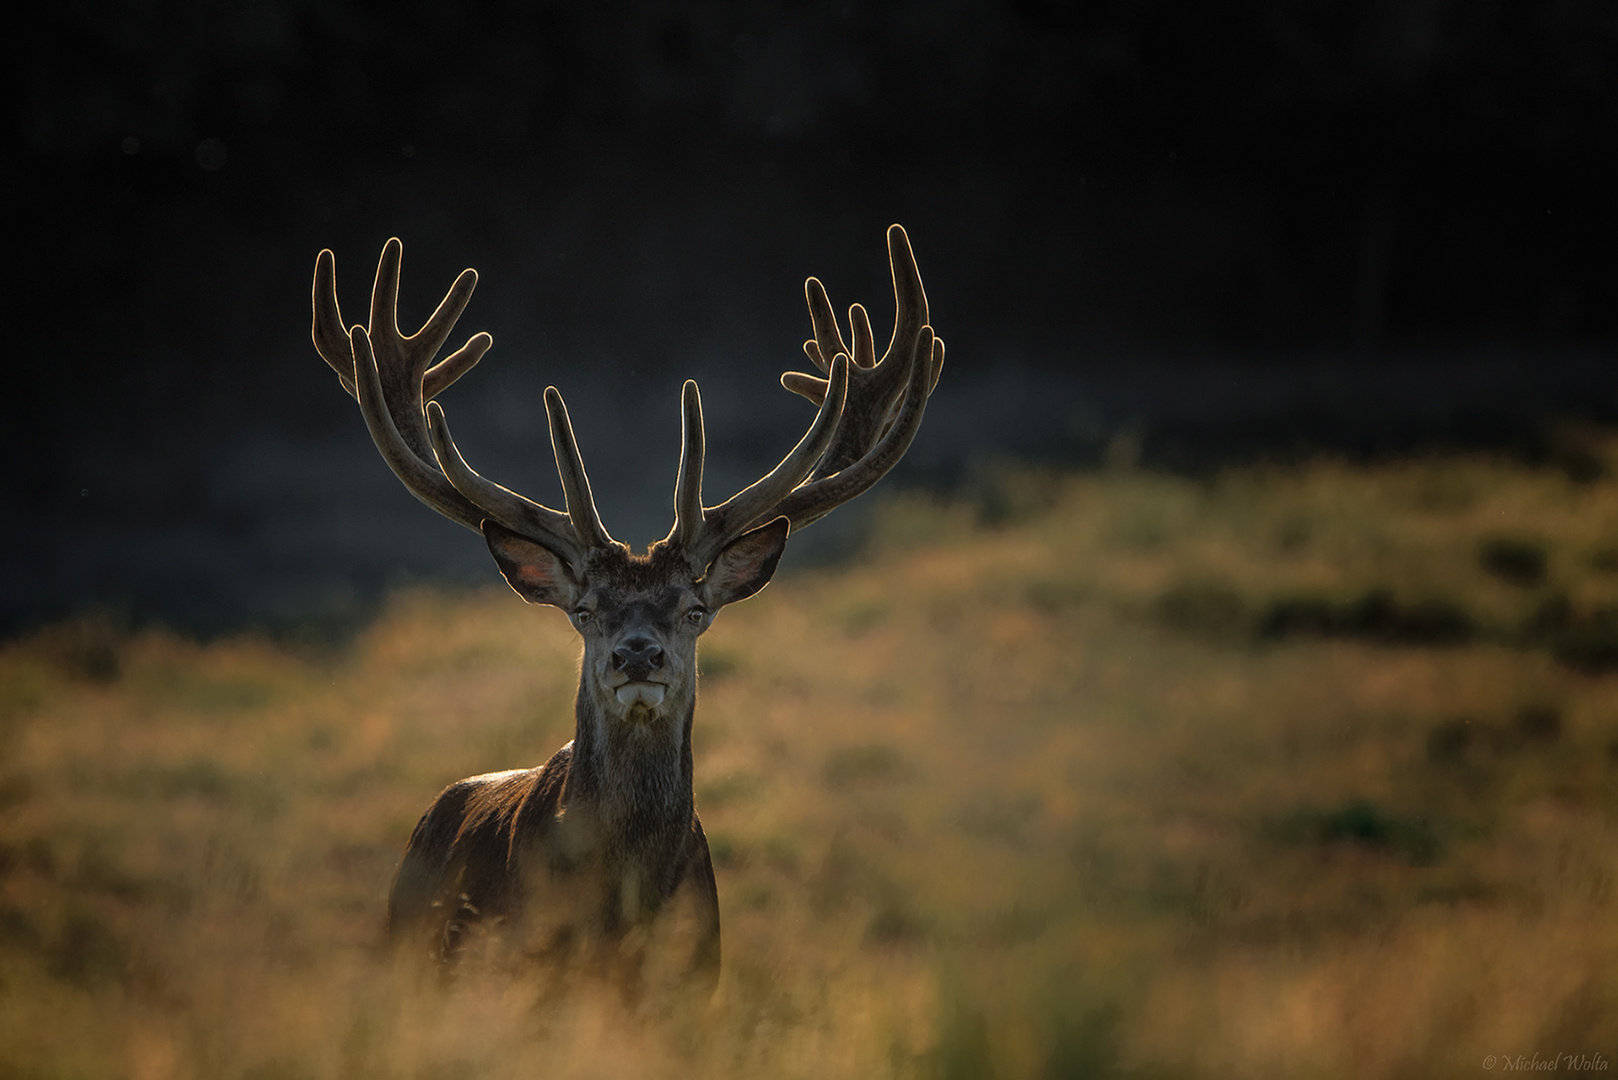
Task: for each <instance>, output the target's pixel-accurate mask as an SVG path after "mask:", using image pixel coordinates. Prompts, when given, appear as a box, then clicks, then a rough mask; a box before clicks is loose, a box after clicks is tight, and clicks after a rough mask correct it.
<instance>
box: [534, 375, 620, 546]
mask: <svg viewBox="0 0 1618 1080" xmlns="http://www.w3.org/2000/svg"><path fill="white" fill-rule="evenodd" d="M545 412H546V414H547V415H548V416H549V417H550V423H551V449H552V450H553V451H554V452H555V454H556V471H557V473H558V474H559V475H560V476H561V478H562V493H563V495H564V496H566V498H567V515H568V517H569V518H570V519H571V520H572V523H573V532H574V533H575V534H577V536H578V538H579V543H581V544H583V545H584V546H585V547H587V548H590V547H605V546H606V545H608V544H616V543H617V542H618V541H616V540H614V539H613V538H612V536H611V535H610V534H608V532H607V529H606V526H604V525H602V524H601V516H600V515H599V514H597V513H596V501H595V496H594V495H592V494H591V493H590V478H589V476H587V475H585V472H584V458H583V457H582V456H580V454H579V442H578V440H577V439H576V438H574V436H573V423H572V421H570V420H569V419H568V416H567V405H566V404H565V403H564V402H563V401H562V394H561V391H559V390H557V389H556V387H554V386H547V387H546V388H545Z"/></svg>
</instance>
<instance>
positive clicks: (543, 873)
mask: <svg viewBox="0 0 1618 1080" xmlns="http://www.w3.org/2000/svg"><path fill="white" fill-rule="evenodd" d="M402 253H403V249H402V246H401V245H400V243H399V241H398V240H396V239H394V240H389V241H388V242H387V245H386V246H385V247H383V249H382V259H381V262H380V264H379V265H378V267H377V272H376V283H375V285H374V287H373V289H372V292H371V318H370V325H369V326H355V327H354V328H353V329H352V330H349V329H347V328H346V324H345V323H344V322H343V318H342V314H341V313H340V311H339V310H338V306H337V291H336V262H335V259H334V257H333V255H332V253H331V252H330V251H322V252H321V253H320V256H319V258H318V259H316V261H315V281H314V297H313V302H314V330H313V337H314V342H315V348H316V349H317V350H318V351H319V352H320V355H321V357H322V358H324V359H325V361H326V363H328V364H330V365H331V366H332V368H333V369H334V370H336V372H337V376H338V378H339V379H340V380H341V382H342V385H343V388H344V389H345V390H347V391H348V393H349V394H350V395H352V396H353V397H355V398H356V399H357V400H358V401H359V405H360V411H361V412H362V413H363V414H364V416H365V423H366V426H367V427H368V428H369V429H370V432H371V437H372V439H374V440H375V442H376V446H377V449H378V450H379V451H381V453H382V457H383V460H385V461H386V462H387V463H388V465H389V467H390V468H392V469H393V471H394V473H395V474H396V475H397V476H398V477H399V479H400V480H402V481H404V484H405V486H406V487H407V488H409V489H410V492H411V494H413V495H415V496H416V498H418V499H420V500H421V501H422V502H424V503H426V504H427V505H428V506H430V507H432V508H433V509H434V510H437V511H438V512H439V513H441V514H443V515H445V516H446V517H449V518H452V519H454V520H455V521H458V522H460V523H461V524H462V525H465V526H466V527H467V528H469V529H472V530H474V531H476V532H479V533H481V534H482V535H483V538H484V540H485V541H486V542H487V544H488V547H489V551H490V552H491V553H492V554H493V555H494V560H495V563H496V564H497V565H498V566H499V567H500V572H501V573H502V574H503V575H505V578H506V581H508V582H509V583H510V584H511V587H512V588H513V589H514V590H516V592H517V594H518V595H519V596H521V597H522V598H523V599H524V600H526V601H528V602H529V603H535V604H551V605H554V606H555V607H559V608H561V609H562V610H563V611H564V612H566V613H567V616H568V618H569V619H570V620H571V621H572V623H573V626H574V628H575V629H576V630H577V631H578V632H579V635H580V636H581V637H582V638H583V639H584V660H583V664H582V670H581V672H580V677H579V690H578V698H577V702H576V704H575V706H574V719H575V722H576V724H577V728H576V731H575V734H574V737H573V741H572V742H570V743H568V744H567V745H566V746H564V747H562V748H561V749H560V750H558V751H557V752H556V753H555V755H554V756H552V757H551V759H550V760H549V761H547V762H546V763H545V764H544V765H541V766H539V767H538V768H531V769H516V770H512V771H510V772H499V773H489V774H486V775H483V776H474V777H471V778H469V779H466V780H462V781H460V782H459V783H456V784H452V785H450V786H449V787H448V788H446V789H445V790H444V791H443V792H442V793H441V794H440V795H439V796H438V798H437V799H435V800H434V801H433V804H432V806H431V807H429V808H428V810H427V812H426V814H424V815H423V816H422V818H421V821H420V822H419V823H417V825H416V828H415V831H414V832H413V833H412V834H411V836H410V841H409V843H408V845H407V846H406V847H405V850H404V855H403V858H402V859H401V861H400V863H399V868H398V872H397V875H396V877H395V879H394V883H393V890H392V893H391V895H390V896H389V898H388V932H389V936H390V937H391V938H392V939H393V940H394V941H395V942H399V943H404V944H405V945H406V946H407V947H408V948H410V949H412V950H413V951H414V950H418V949H421V950H425V951H426V952H427V953H428V954H429V955H431V956H432V957H434V958H436V959H437V960H438V961H440V962H446V961H450V960H453V959H455V958H456V957H457V955H458V954H462V953H465V952H467V951H468V950H469V949H472V948H474V947H476V948H478V949H480V950H483V951H489V952H493V951H496V950H498V955H501V956H505V957H512V958H516V959H519V960H521V959H533V958H538V959H543V960H548V961H550V962H552V963H554V964H557V965H561V964H563V963H565V962H568V961H569V957H577V958H578V959H579V961H580V962H582V963H584V964H585V965H587V966H589V967H592V968H595V969H598V970H599V969H602V968H606V969H609V970H615V971H617V972H618V973H620V974H622V975H623V976H625V977H626V978H629V979H631V980H634V979H641V978H644V977H647V976H649V975H650V974H651V972H647V971H643V970H642V965H644V963H645V961H646V953H647V950H648V948H649V947H650V946H651V943H652V942H653V941H655V940H657V939H658V936H659V934H660V933H662V931H663V930H664V929H665V928H668V927H678V928H679V929H678V930H677V931H671V933H670V936H669V938H667V939H666V940H665V941H664V943H663V946H661V947H660V948H661V951H662V952H663V953H664V954H666V955H670V956H672V957H674V959H673V960H672V961H671V962H672V964H673V966H674V967H675V968H676V969H677V971H678V976H679V978H681V979H689V980H694V981H696V982H698V983H702V984H706V986H707V987H708V989H709V990H710V991H711V990H712V988H713V986H714V985H715V984H716V982H717V979H718V974H719V896H718V892H717V889H716V887H715V882H714V871H713V863H712V860H711V859H710V858H709V854H708V841H707V839H706V838H705V837H704V836H703V832H702V823H701V821H699V820H698V818H697V814H696V808H695V806H694V802H693V798H692V792H691V779H692V762H691V724H692V718H693V715H694V712H695V708H696V691H697V670H696V657H697V638H698V637H699V636H701V635H702V633H703V632H704V631H706V630H707V629H708V627H709V626H710V625H712V623H713V620H714V616H715V615H716V614H717V613H718V611H719V609H720V608H722V607H724V606H725V605H726V604H729V603H733V602H734V601H737V600H741V599H744V598H746V597H749V596H751V595H753V594H754V593H756V592H758V591H759V590H760V589H762V588H763V587H764V585H765V584H766V583H767V582H768V581H769V580H770V576H771V575H772V574H773V573H774V571H775V567H776V563H777V562H778V561H779V560H780V558H781V552H782V550H783V548H784V546H785V544H786V539H787V535H788V532H789V531H793V530H797V529H801V528H803V527H804V526H805V525H808V524H809V523H810V522H812V521H815V520H816V519H818V518H820V517H822V516H824V515H825V514H827V513H829V512H830V511H832V510H833V509H835V508H836V507H837V506H838V505H840V504H842V503H845V502H847V501H848V500H850V499H852V498H854V497H855V496H857V495H859V494H860V493H861V492H863V491H865V490H866V489H867V488H869V487H870V486H871V485H872V484H874V483H876V481H877V480H879V479H880V478H881V477H882V476H883V475H884V474H885V473H886V472H887V471H888V470H889V469H891V468H893V466H894V464H895V463H896V462H897V461H898V460H899V458H900V457H901V456H902V455H903V454H904V452H905V451H906V450H907V449H908V448H909V446H910V442H911V440H912V439H913V438H914V437H915V434H916V430H917V428H918V427H919V426H920V425H921V418H922V412H923V410H924V408H925V407H926V404H927V395H928V394H929V393H931V391H932V388H933V386H934V384H935V383H936V382H937V380H938V375H939V372H940V370H941V369H942V367H943V361H944V343H943V341H941V340H939V339H938V338H936V337H935V336H934V335H933V331H932V328H931V326H929V325H928V324H927V322H928V320H927V297H926V294H925V293H924V292H923V291H922V285H921V276H920V274H919V273H918V272H917V270H916V263H915V259H914V257H913V256H912V254H911V251H910V241H909V239H908V238H907V237H906V236H905V232H904V230H903V229H902V228H900V227H899V226H897V225H894V226H892V227H891V228H890V229H889V230H888V256H889V260H890V262H891V265H892V271H893V292H894V300H895V303H896V307H897V312H896V316H895V319H894V327H893V339H892V341H891V343H890V344H889V346H888V351H887V354H886V355H885V356H884V357H883V359H882V360H880V361H878V360H877V359H876V352H875V347H874V342H873V339H872V336H871V324H870V320H869V319H868V318H867V317H866V314H865V310H864V308H862V307H861V306H860V305H858V304H855V305H854V306H853V307H852V308H851V309H850V312H849V322H850V324H851V325H850V328H851V331H852V337H853V347H852V348H850V347H849V344H848V343H847V342H846V341H845V340H844V339H843V337H842V334H841V331H840V330H839V329H838V326H837V320H836V316H835V315H834V313H833V311H832V307H831V303H830V301H829V300H828V299H827V297H826V291H825V289H824V288H822V287H821V284H820V282H819V281H817V280H815V279H814V278H810V279H809V280H808V282H807V283H806V285H805V292H806V294H807V296H808V300H809V313H810V316H811V319H812V321H813V324H814V335H815V336H814V338H813V339H812V340H810V341H807V342H805V343H804V351H805V352H806V353H807V354H808V355H809V359H810V360H812V361H813V362H814V363H815V364H816V365H817V366H818V367H819V368H820V370H821V371H822V372H823V373H824V377H823V378H822V377H816V376H813V375H806V374H802V373H799V372H788V373H786V374H785V375H783V376H782V377H781V383H782V385H783V386H785V387H786V388H787V389H788V390H791V391H793V392H795V393H797V394H800V395H802V396H803V397H806V398H808V399H809V400H810V401H811V402H813V403H814V404H816V405H818V406H819V412H818V413H817V415H816V416H815V419H814V422H813V423H811V424H810V425H809V430H808V432H807V433H806V434H805V435H804V436H803V438H802V439H801V440H800V441H799V442H798V444H797V446H796V447H794V448H793V449H792V450H791V452H789V453H788V454H787V455H786V457H785V458H783V459H782V461H781V463H780V464H779V465H777V466H776V467H775V468H774V469H772V470H771V471H770V472H769V473H768V474H767V475H765V476H764V477H763V478H762V479H760V480H759V481H758V482H757V483H754V484H752V485H751V486H749V487H747V488H746V489H744V490H742V491H740V492H738V493H737V494H735V495H733V496H731V497H730V498H729V499H727V500H725V501H724V502H722V503H719V504H718V505H715V506H704V505H703V500H702V458H703V431H702V402H701V399H700V397H699V396H698V394H697V385H696V383H694V382H690V381H687V382H686V383H685V386H684V389H683V392H682V396H681V419H682V423H683V442H682V446H681V450H680V465H679V472H678V474H677V476H676V479H675V484H674V527H673V528H672V529H671V530H670V531H669V534H668V535H667V536H666V537H664V538H663V539H662V540H659V541H657V542H656V543H654V544H652V545H651V547H650V548H649V550H648V551H647V552H646V554H644V555H636V554H632V553H631V552H630V550H629V548H628V546H627V545H625V544H622V543H620V542H618V541H617V540H614V539H613V538H612V536H611V535H609V534H608V532H607V530H606V528H605V526H603V525H602V523H601V518H600V517H599V516H598V515H597V514H596V508H595V503H594V500H593V498H592V496H591V494H590V481H589V479H588V477H587V476H586V475H585V471H584V463H583V461H582V460H581V458H580V456H579V448H578V444H577V442H576V441H575V439H574V436H573V427H572V424H571V423H570V422H569V420H568V414H567V407H566V406H565V405H563V403H562V395H561V394H559V393H557V391H556V388H555V387H550V388H548V389H547V390H546V391H545V410H546V413H547V414H548V416H549V419H550V432H551V445H552V448H553V450H554V452H555V455H556V468H557V471H558V473H560V475H561V480H562V491H563V494H564V497H565V498H566V506H567V509H566V511H565V512H564V511H559V510H552V509H550V508H548V507H545V506H541V505H540V504H538V503H536V502H532V501H530V500H529V499H526V498H524V497H523V496H521V495H519V494H517V493H516V492H513V491H510V490H508V489H506V488H504V487H501V486H500V485H499V484H496V483H494V482H492V481H490V480H487V479H485V478H484V477H483V476H481V475H479V474H478V473H477V472H475V471H473V469H472V468H471V466H469V465H468V464H467V463H466V461H465V459H464V458H462V456H461V454H460V451H458V450H457V449H456V447H455V443H454V441H453V440H452V439H451V438H450V431H449V427H448V425H447V423H446V422H445V418H444V411H443V409H442V408H440V407H439V405H438V403H437V402H435V401H434V400H433V398H434V397H435V396H436V395H437V394H438V393H440V392H441V391H442V390H444V389H445V388H446V387H447V386H449V385H450V384H451V383H453V382H454V381H455V380H456V379H458V378H460V376H461V375H463V374H465V373H466V372H467V371H468V370H469V369H470V368H471V367H472V365H474V364H475V363H477V361H478V360H479V358H481V357H482V355H483V354H484V353H485V352H486V351H487V350H488V348H489V346H490V345H491V344H492V343H493V339H491V338H490V336H489V335H488V334H486V333H479V334H475V335H473V337H472V338H471V339H469V340H468V341H467V342H466V344H465V345H463V346H461V348H459V349H458V350H456V351H455V352H453V353H451V354H450V355H449V356H447V357H445V358H444V359H443V360H441V361H439V362H438V363H437V364H434V363H432V360H433V358H434V356H435V355H436V354H437V353H438V351H439V348H440V347H441V346H442V345H443V344H444V341H445V339H446V338H448V337H449V334H450V331H451V329H452V328H453V327H454V325H455V322H456V319H457V318H459V316H460V314H461V311H462V309H463V308H465V306H466V303H467V301H468V299H469V298H470V297H471V295H472V290H473V287H474V286H475V285H476V284H477V274H476V272H475V271H472V270H466V271H464V272H463V273H462V274H461V276H460V277H458V278H457V279H456V280H455V283H454V285H453V286H451V288H450V290H449V293H448V294H447V295H446V296H445V297H444V300H443V302H442V303H440V304H439V306H438V310H437V311H435V312H434V313H433V315H432V317H431V318H430V319H428V320H427V323H426V325H425V326H423V327H422V328H421V330H420V331H419V332H417V333H416V334H414V335H411V336H406V335H404V334H402V333H400V331H399V326H398V313H397V303H398V289H399V263H400V259H401V256H402ZM669 941H672V942H673V945H669V944H668V942H669Z"/></svg>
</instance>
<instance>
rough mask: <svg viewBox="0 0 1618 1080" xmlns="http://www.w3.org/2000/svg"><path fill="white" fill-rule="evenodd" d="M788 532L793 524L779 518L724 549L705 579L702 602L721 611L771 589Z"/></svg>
mask: <svg viewBox="0 0 1618 1080" xmlns="http://www.w3.org/2000/svg"><path fill="white" fill-rule="evenodd" d="M789 528H790V522H788V520H787V519H786V518H785V517H778V518H776V519H775V520H774V521H772V522H770V523H769V524H767V525H760V526H759V527H758V528H756V529H753V530H751V531H749V532H744V533H742V534H741V535H740V536H738V537H737V538H736V539H734V540H732V541H731V542H730V543H729V544H727V545H725V548H724V550H723V551H721V552H720V553H719V554H718V555H717V556H715V557H714V561H713V565H711V566H709V567H708V573H707V576H706V577H704V578H703V579H702V585H701V593H702V602H703V603H704V604H706V605H707V606H708V607H710V608H712V609H713V610H715V611H718V610H719V609H720V608H722V607H724V606H725V605H726V604H733V603H735V602H736V601H737V600H746V599H747V598H748V597H749V596H752V595H753V594H754V593H756V592H758V591H759V590H760V589H762V588H763V587H764V586H766V585H768V584H769V583H770V578H771V577H772V576H774V574H775V567H776V564H777V563H779V562H780V561H781V552H783V551H785V550H786V546H787V532H788V530H789Z"/></svg>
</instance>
